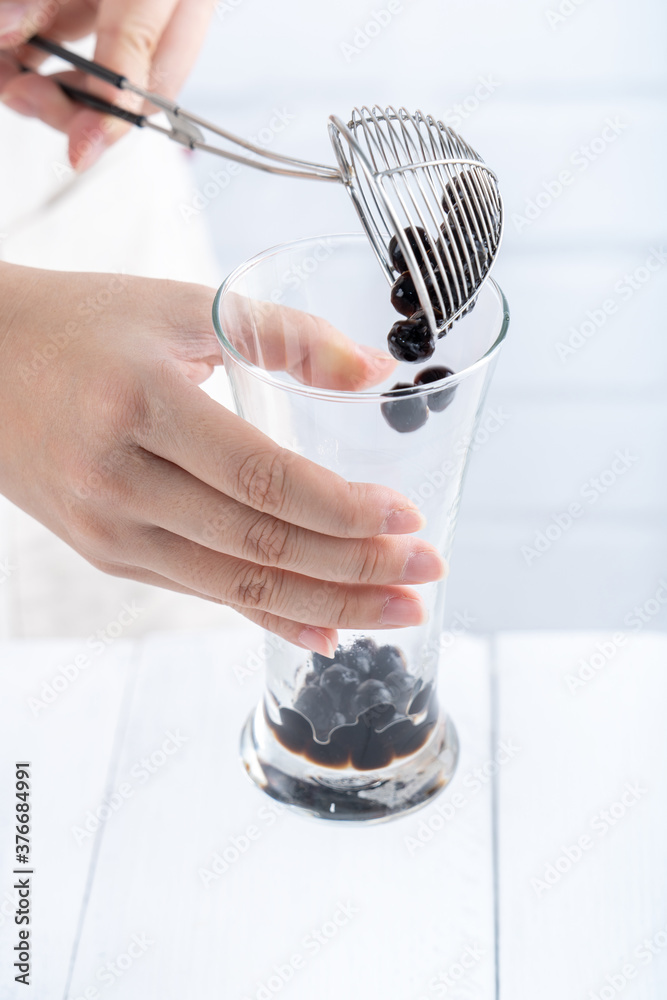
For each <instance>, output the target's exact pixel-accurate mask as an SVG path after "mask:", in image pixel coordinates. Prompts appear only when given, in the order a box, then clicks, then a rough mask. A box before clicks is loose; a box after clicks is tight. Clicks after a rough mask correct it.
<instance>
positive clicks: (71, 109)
mask: <svg viewBox="0 0 667 1000" xmlns="http://www.w3.org/2000/svg"><path fill="white" fill-rule="evenodd" d="M58 80H66V81H67V82H69V83H72V84H74V85H76V86H81V80H82V75H81V74H79V73H63V74H58V75H57V76H40V75H39V74H37V73H21V72H18V71H17V72H16V73H15V74H14V75H13V76H12V77H11V78H9V79H8V78H5V82H4V86H3V82H2V77H1V76H0V89H2V102H3V104H6V105H7V107H9V108H11V109H12V111H16V112H18V114H21V115H25V116H26V117H27V118H39V119H40V120H41V121H43V122H44V123H45V124H46V125H50V126H51V128H56V129H58V130H59V131H60V132H66V131H67V129H68V128H69V126H70V124H71V122H72V120H73V118H74V116H75V115H76V114H77V113H78V105H76V104H74V102H73V101H71V100H70V99H69V97H67V96H66V95H65V94H64V93H63V91H62V90H61V89H60V87H59V86H58V83H57V81H58Z"/></svg>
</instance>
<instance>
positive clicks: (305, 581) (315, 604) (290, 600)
mask: <svg viewBox="0 0 667 1000" xmlns="http://www.w3.org/2000/svg"><path fill="white" fill-rule="evenodd" d="M134 558H135V559H136V560H137V561H139V562H140V563H141V565H142V566H144V567H145V568H146V569H148V570H151V571H152V572H154V573H159V574H160V575H161V576H165V577H167V578H168V579H171V580H173V581H174V582H175V583H178V584H180V585H181V586H184V587H187V588H188V589H190V590H194V591H196V592H197V593H200V594H204V595H206V596H209V597H217V598H219V599H221V600H222V601H224V602H225V603H227V604H232V605H234V606H235V607H239V608H243V609H244V610H249V611H264V612H269V613H270V614H272V615H277V616H278V617H280V618H287V619H289V620H290V621H297V622H303V624H304V625H310V626H314V627H315V628H332V629H336V628H347V629H382V628H397V627H403V626H407V625H420V624H422V623H423V622H424V621H425V620H426V617H427V616H426V612H425V609H424V606H423V604H422V602H421V599H420V598H419V596H418V594H417V593H416V592H415V591H413V590H410V589H409V588H407V587H397V586H391V587H377V586H364V585H356V586H355V585H341V584H335V583H327V582H325V581H319V580H317V581H314V580H312V579H311V578H309V577H306V576H301V575H300V574H297V573H289V572H286V571H283V570H278V569H273V568H267V567H263V566H257V565H255V564H253V563H249V562H246V561H244V560H241V559H235V558H233V557H231V556H225V555H221V554H219V553H217V552H213V551H212V550H211V549H207V548H204V547H202V546H201V545H197V544H196V543H193V542H190V541H187V540H186V539H184V538H180V537H179V536H177V535H174V534H171V533H170V532H167V531H163V530H162V529H159V528H156V529H153V530H151V531H150V532H147V533H146V534H145V537H144V541H143V543H142V544H141V545H140V546H139V547H138V550H137V554H136V556H135V557H134Z"/></svg>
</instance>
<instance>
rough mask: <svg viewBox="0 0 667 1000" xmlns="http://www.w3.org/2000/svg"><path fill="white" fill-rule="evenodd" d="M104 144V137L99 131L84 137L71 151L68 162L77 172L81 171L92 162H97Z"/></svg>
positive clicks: (91, 164)
mask: <svg viewBox="0 0 667 1000" xmlns="http://www.w3.org/2000/svg"><path fill="white" fill-rule="evenodd" d="M106 146H107V142H106V137H105V136H104V135H103V134H102V133H101V132H100V133H99V134H97V135H94V136H92V137H91V138H90V139H84V140H83V141H82V142H80V143H77V146H76V148H75V149H74V150H73V151H72V155H71V156H70V163H71V164H72V166H73V167H74V169H75V170H76V171H77V173H83V171H84V170H89V169H90V168H91V167H92V166H93V164H95V163H97V161H98V160H99V158H100V156H101V155H102V153H103V152H104V150H105V149H106Z"/></svg>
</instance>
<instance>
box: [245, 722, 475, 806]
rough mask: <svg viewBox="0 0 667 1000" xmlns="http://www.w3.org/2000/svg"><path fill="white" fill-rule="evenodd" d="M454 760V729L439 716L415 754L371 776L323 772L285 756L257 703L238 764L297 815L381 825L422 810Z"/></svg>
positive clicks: (452, 769) (333, 770) (339, 770)
mask: <svg viewBox="0 0 667 1000" xmlns="http://www.w3.org/2000/svg"><path fill="white" fill-rule="evenodd" d="M458 756H459V741H458V736H457V734H456V729H455V728H454V724H453V723H452V721H451V720H450V719H449V717H448V716H447V715H445V714H443V713H441V714H440V716H439V718H438V721H437V723H436V725H435V727H434V730H433V734H432V736H431V737H430V739H429V740H428V742H427V743H426V744H424V746H422V747H421V748H420V749H419V750H418V751H417V752H416V753H414V754H411V755H410V756H409V757H404V758H401V759H400V760H398V761H395V762H394V763H393V764H391V765H390V766H389V767H384V768H380V769H378V770H376V771H358V770H355V769H354V768H351V767H349V768H327V767H322V766H321V765H318V764H313V763H311V762H310V761H309V760H308V759H307V758H305V757H302V756H300V755H297V754H293V753H290V751H289V750H286V749H285V748H284V747H283V746H282V745H281V744H280V743H279V742H278V741H277V740H276V738H275V737H274V736H273V734H272V732H271V730H270V729H269V728H268V726H267V725H266V722H265V720H264V713H263V710H262V705H261V704H260V706H259V708H258V709H257V710H256V711H254V712H252V713H251V714H250V716H249V717H248V720H247V722H246V724H245V726H244V727H243V732H242V733H241V758H242V761H243V765H244V767H245V770H246V772H247V774H248V775H249V777H250V778H251V779H252V780H253V781H254V782H255V784H256V785H258V786H259V788H261V790H262V791H263V792H266V794H267V795H270V796H271V797H272V798H274V799H277V800H278V801H279V802H283V803H284V804H285V805H288V806H290V807H292V808H293V809H294V810H296V811H298V812H300V813H302V814H305V815H308V816H313V817H316V818H318V819H329V820H338V821H344V822H348V823H350V822H363V823H364V824H368V823H381V822H384V821H386V820H390V819H393V818H394V817H397V816H404V815H406V813H410V812H414V811H415V810H416V809H420V808H421V807H422V806H425V805H426V804H427V803H428V802H430V801H431V799H432V798H434V796H436V795H437V794H438V793H439V792H441V791H442V789H443V788H445V787H446V786H447V785H448V784H449V782H450V781H451V779H452V777H453V775H454V772H455V770H456V764H457V761H458Z"/></svg>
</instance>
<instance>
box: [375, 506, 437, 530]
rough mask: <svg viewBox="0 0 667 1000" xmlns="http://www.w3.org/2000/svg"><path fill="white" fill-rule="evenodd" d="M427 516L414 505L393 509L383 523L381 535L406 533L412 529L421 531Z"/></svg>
mask: <svg viewBox="0 0 667 1000" xmlns="http://www.w3.org/2000/svg"><path fill="white" fill-rule="evenodd" d="M425 525H426V518H425V517H424V515H423V514H420V512H419V511H418V510H416V508H414V507H404V508H403V509H402V510H392V511H391V513H390V514H389V515H388V517H387V519H386V521H385V522H384V524H383V525H382V530H381V531H380V534H381V535H404V534H407V533H409V532H411V531H421V529H422V528H423V527H425Z"/></svg>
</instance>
